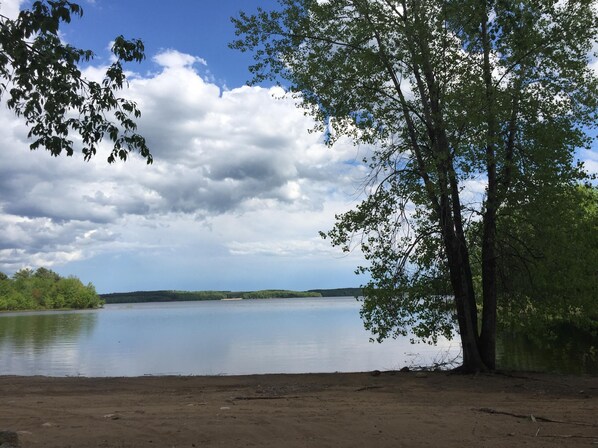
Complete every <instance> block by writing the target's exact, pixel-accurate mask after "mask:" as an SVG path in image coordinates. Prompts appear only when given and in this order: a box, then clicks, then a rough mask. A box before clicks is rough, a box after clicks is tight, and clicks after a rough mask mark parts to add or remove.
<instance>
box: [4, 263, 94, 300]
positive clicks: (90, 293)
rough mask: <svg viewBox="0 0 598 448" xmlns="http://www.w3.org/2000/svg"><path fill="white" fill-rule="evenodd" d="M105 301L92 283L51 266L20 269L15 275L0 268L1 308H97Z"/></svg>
mask: <svg viewBox="0 0 598 448" xmlns="http://www.w3.org/2000/svg"><path fill="white" fill-rule="evenodd" d="M103 303H104V302H103V301H102V300H101V299H100V297H99V296H98V294H97V293H96V290H95V287H94V286H93V285H92V284H91V283H89V284H87V285H84V284H83V283H82V282H81V280H79V279H78V278H76V277H72V276H70V277H61V276H60V275H58V274H57V273H56V272H54V271H52V270H50V269H46V268H43V267H42V268H39V269H37V270H35V271H34V270H32V269H21V270H19V271H17V272H16V273H15V274H14V275H13V276H12V277H9V276H7V275H6V274H4V273H2V272H0V311H9V310H10V311H14V310H43V309H63V308H75V309H84V308H98V307H100V306H102V305H103Z"/></svg>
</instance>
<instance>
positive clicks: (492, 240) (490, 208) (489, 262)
mask: <svg viewBox="0 0 598 448" xmlns="http://www.w3.org/2000/svg"><path fill="white" fill-rule="evenodd" d="M482 7H483V11H484V14H483V17H482V21H481V32H482V36H481V37H482V46H483V49H484V64H483V73H484V85H485V103H486V104H485V107H486V126H487V130H486V173H487V175H488V187H487V188H486V204H485V208H486V210H485V213H484V218H483V233H482V290H483V309H482V329H481V334H480V354H481V356H482V359H483V360H484V363H485V364H486V366H487V367H488V368H489V369H494V368H495V366H496V302H497V291H496V212H497V210H498V180H497V177H496V149H495V146H496V142H495V139H496V134H497V125H496V116H495V113H494V87H493V83H492V67H491V63H490V47H491V44H490V35H489V32H488V13H487V11H486V4H485V2H484V1H483V0H482Z"/></svg>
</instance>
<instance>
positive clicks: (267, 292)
mask: <svg viewBox="0 0 598 448" xmlns="http://www.w3.org/2000/svg"><path fill="white" fill-rule="evenodd" d="M360 295H361V289H360V288H336V289H310V290H308V291H289V290H286V289H263V290H259V291H132V292H115V293H111V294H101V295H100V298H101V299H102V300H103V301H105V302H106V303H144V302H184V301H195V300H226V299H272V298H280V299H287V298H293V297H346V296H353V297H357V296H360Z"/></svg>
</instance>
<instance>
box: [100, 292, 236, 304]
mask: <svg viewBox="0 0 598 448" xmlns="http://www.w3.org/2000/svg"><path fill="white" fill-rule="evenodd" d="M101 298H102V299H103V300H105V301H106V303H144V302H184V301H193V300H222V299H226V298H227V292H226V291H133V292H115V293H111V294H102V295H101Z"/></svg>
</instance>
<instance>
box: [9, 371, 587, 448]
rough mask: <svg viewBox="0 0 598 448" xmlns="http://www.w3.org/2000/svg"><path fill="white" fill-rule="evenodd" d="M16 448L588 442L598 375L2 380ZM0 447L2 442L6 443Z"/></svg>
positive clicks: (558, 444) (395, 374)
mask: <svg viewBox="0 0 598 448" xmlns="http://www.w3.org/2000/svg"><path fill="white" fill-rule="evenodd" d="M0 431H12V432H13V435H14V433H16V434H17V436H18V442H19V444H20V446H21V447H44V448H50V447H119V448H124V447H212V446H214V447H215V446H218V447H360V448H362V447H446V448H448V447H463V446H470V447H508V446H525V447H562V446H572V447H573V446H575V447H576V446H580V447H582V446H583V447H591V446H597V444H598V378H596V377H592V376H582V377H574V376H560V375H546V374H528V373H516V374H495V375H485V374H484V375H477V376H461V375H449V374H447V373H443V372H434V373H431V372H426V373H422V372H420V373H417V372H406V373H405V372H382V373H381V374H378V372H374V373H352V374H305V375H257V376H221V377H140V378H46V377H15V376H3V377H0ZM0 445H1V442H0Z"/></svg>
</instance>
